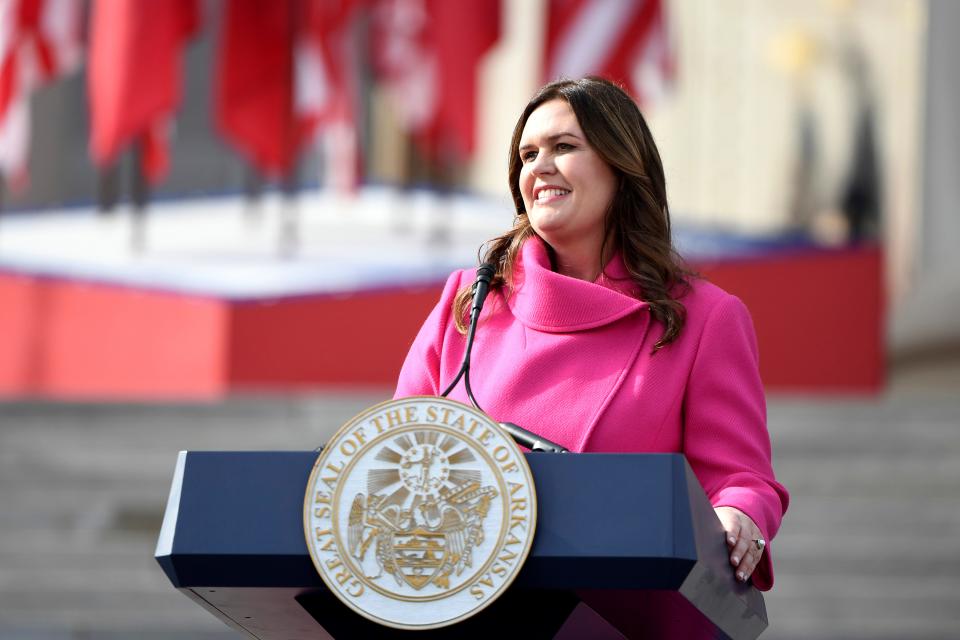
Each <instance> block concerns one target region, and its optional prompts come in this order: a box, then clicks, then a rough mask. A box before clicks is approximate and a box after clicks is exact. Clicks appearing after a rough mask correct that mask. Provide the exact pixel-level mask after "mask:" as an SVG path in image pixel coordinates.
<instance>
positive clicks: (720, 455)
mask: <svg viewBox="0 0 960 640" xmlns="http://www.w3.org/2000/svg"><path fill="white" fill-rule="evenodd" d="M683 448H684V453H685V454H686V456H687V459H688V460H689V462H690V466H691V467H692V468H693V470H694V472H695V473H696V475H697V477H698V479H699V480H700V483H701V484H702V485H703V488H704V490H705V491H706V493H707V497H708V498H709V499H710V503H711V504H712V505H713V506H714V507H720V506H729V507H735V508H737V509H739V510H741V511H743V512H744V513H746V514H747V515H748V516H750V518H752V519H753V521H754V522H756V523H757V526H758V527H759V528H760V531H761V532H762V534H763V537H764V539H765V540H767V541H768V542H769V541H770V540H772V539H773V537H774V536H775V535H776V533H777V530H778V529H779V528H780V521H781V519H782V517H783V514H784V512H785V511H786V509H787V504H788V502H789V494H788V493H787V490H786V489H785V488H784V487H783V485H781V484H780V483H779V482H777V480H776V478H775V477H774V473H773V465H772V462H771V448H770V435H769V433H768V432H767V422H766V401H765V400H764V394H763V385H762V383H761V381H760V372H759V358H758V353H757V341H756V335H755V333H754V330H753V323H752V321H751V319H750V314H749V312H748V311H747V308H746V306H744V304H743V303H742V302H741V301H740V300H739V299H738V298H736V297H734V296H729V295H728V296H724V297H723V298H722V299H721V300H720V301H719V302H718V303H717V304H716V305H714V306H713V308H712V309H711V311H710V315H709V317H708V318H707V320H706V323H705V325H704V328H703V331H702V334H701V339H700V344H699V346H698V348H697V352H696V356H695V358H694V361H693V366H692V368H691V371H690V379H689V380H688V382H687V391H686V395H685V398H684V443H683ZM770 552H771V548H770V546H767V548H766V550H765V552H764V553H763V556H762V557H761V560H760V564H759V565H758V566H757V568H756V570H755V571H754V573H753V584H754V586H756V587H757V588H758V589H761V590H764V591H765V590H767V589H770V588H771V587H772V586H773V563H772V557H771V553H770Z"/></svg>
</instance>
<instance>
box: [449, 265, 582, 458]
mask: <svg viewBox="0 0 960 640" xmlns="http://www.w3.org/2000/svg"><path fill="white" fill-rule="evenodd" d="M493 273H494V267H493V265H492V264H490V263H489V262H485V263H484V264H482V265H480V268H479V269H477V280H476V282H474V283H473V305H472V306H471V308H470V326H469V327H468V328H467V347H466V349H465V350H464V354H463V364H461V365H460V371H458V372H457V375H456V376H455V377H454V379H453V382H451V383H450V385H449V386H448V387H447V388H446V390H445V391H444V392H443V393H441V394H440V397H441V398H446V397H447V395H449V394H450V392H451V391H453V389H454V387H456V386H457V383H458V382H460V378H463V387H464V389H465V390H466V392H467V397H468V398H470V402H471V404H473V406H474V408H476V410H477V411H481V412H484V411H483V409H481V408H480V405H479V403H477V399H476V398H474V397H473V389H471V388H470V353H471V352H472V351H473V338H474V335H475V334H476V332H477V321H478V320H479V319H480V310H481V309H483V302H484V300H486V297H487V293H488V292H489V290H490V280H491V279H492V278H493ZM484 413H486V412H484ZM499 424H500V426H501V427H502V428H503V430H504V431H506V432H507V433H509V434H510V437H512V438H513V440H514V442H516V443H517V444H519V445H522V446H524V447H527V448H528V449H530V450H531V451H546V452H550V453H569V451H570V450H569V449H567V448H566V447H564V446H563V445H560V444H557V443H556V442H552V441H550V440H547V439H546V438H543V437H541V436H539V435H537V434H535V433H533V432H532V431H528V430H526V429H524V428H523V427H521V426H519V425H516V424H514V423H512V422H501V423H499Z"/></svg>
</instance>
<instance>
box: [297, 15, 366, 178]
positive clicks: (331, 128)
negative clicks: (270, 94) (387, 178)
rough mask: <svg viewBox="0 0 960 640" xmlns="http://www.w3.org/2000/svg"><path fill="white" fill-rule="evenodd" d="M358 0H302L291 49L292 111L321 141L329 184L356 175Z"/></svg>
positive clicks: (358, 157) (357, 160) (357, 149)
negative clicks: (300, 20)
mask: <svg viewBox="0 0 960 640" xmlns="http://www.w3.org/2000/svg"><path fill="white" fill-rule="evenodd" d="M362 4H363V2H362V0H307V2H306V3H305V5H304V11H305V15H304V19H303V21H302V25H303V28H302V29H301V30H300V32H299V34H298V35H297V39H296V41H297V43H296V49H295V52H294V65H295V83H294V113H295V114H297V116H298V117H299V118H300V119H302V120H303V121H304V123H305V128H306V129H307V130H308V131H309V132H310V133H309V134H308V135H310V136H311V137H312V138H313V139H314V140H316V142H317V143H318V146H319V147H320V150H321V154H322V156H323V158H324V166H325V174H326V182H327V184H328V186H331V187H334V188H336V189H339V190H342V191H352V190H354V189H355V188H356V187H357V185H358V183H359V177H360V138H359V132H358V122H357V113H358V111H359V106H360V99H359V87H358V79H359V76H360V71H359V65H358V60H357V56H356V50H355V49H356V41H355V38H354V35H355V33H356V22H357V19H358V18H359V16H360V11H359V9H360V8H361V5H362Z"/></svg>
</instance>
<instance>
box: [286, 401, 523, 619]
mask: <svg viewBox="0 0 960 640" xmlns="http://www.w3.org/2000/svg"><path fill="white" fill-rule="evenodd" d="M536 523H537V500H536V492H535V490H534V485H533V476H532V475H531V473H530V467H529V466H527V461H526V460H525V459H524V457H523V454H522V453H521V452H520V450H519V449H518V448H517V445H516V444H514V442H513V440H512V439H511V438H510V436H509V435H507V434H506V433H505V432H504V431H503V430H502V429H501V428H500V427H499V425H497V423H496V422H494V421H493V420H491V419H490V418H489V417H487V416H486V415H484V414H483V413H481V412H479V411H477V410H475V409H473V408H471V407H469V406H467V405H464V404H461V403H459V402H454V401H452V400H447V399H445V398H435V397H425V396H418V397H412V398H404V399H401V400H393V401H390V402H385V403H383V404H380V405H377V406H375V407H372V408H370V409H368V410H366V411H364V412H363V413H361V414H360V415H358V416H356V417H355V418H353V419H352V420H350V421H349V422H348V423H347V424H345V425H344V426H343V427H341V428H340V430H339V431H337V433H336V434H335V435H334V436H333V437H332V438H331V439H330V441H329V442H328V443H327V445H326V447H325V448H324V450H323V452H322V453H321V454H320V455H319V456H318V458H317V461H316V463H315V464H314V467H313V471H312V472H311V473H310V480H309V482H308V484H307V491H306V497H305V499H304V514H303V524H304V533H305V535H306V540H307V548H308V549H309V550H310V557H311V558H312V559H313V564H314V566H315V567H316V569H317V571H318V572H319V573H320V576H321V578H322V579H323V581H324V582H325V583H326V585H327V586H328V587H329V588H330V590H331V591H332V592H333V593H335V594H336V595H337V597H339V598H340V599H341V600H342V601H343V602H344V603H345V604H346V605H347V606H349V607H350V608H351V609H353V610H354V611H356V612H357V613H359V614H360V615H362V616H364V617H366V618H368V619H370V620H373V621H374V622H378V623H380V624H383V625H386V626H389V627H394V628H398V629H433V628H437V627H443V626H446V625H450V624H454V623H456V622H459V621H461V620H464V619H466V618H468V617H470V616H472V615H474V614H475V613H477V612H478V611H480V610H482V609H483V608H485V607H486V606H488V605H489V604H490V603H492V602H493V601H494V600H495V599H496V598H497V597H499V596H500V595H501V594H502V593H503V592H504V591H505V590H506V589H507V587H509V586H510V584H511V583H512V582H513V580H514V578H515V577H516V575H517V573H519V571H520V568H521V567H522V566H523V563H524V561H525V560H526V558H527V555H528V553H529V552H530V546H531V544H532V542H533V536H534V532H535V531H536Z"/></svg>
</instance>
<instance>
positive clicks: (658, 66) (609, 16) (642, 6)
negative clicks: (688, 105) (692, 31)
mask: <svg viewBox="0 0 960 640" xmlns="http://www.w3.org/2000/svg"><path fill="white" fill-rule="evenodd" d="M547 11H548V16H547V53H546V56H545V60H544V61H545V71H546V79H547V80H556V79H557V78H560V77H566V78H579V77H582V76H585V75H591V74H594V75H601V76H604V77H607V78H609V79H611V80H613V81H615V82H620V83H622V84H624V85H625V86H626V87H627V89H628V90H629V91H630V92H631V93H632V94H633V95H634V97H636V98H637V99H638V100H639V101H640V102H641V104H651V103H653V102H655V101H656V100H657V99H659V98H660V97H661V96H662V95H663V94H664V93H665V92H666V91H667V89H668V87H669V85H670V83H671V82H672V80H673V76H674V61H673V53H672V50H671V45H670V38H669V32H668V29H667V25H666V19H665V14H664V7H663V2H662V0H548V5H547Z"/></svg>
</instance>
